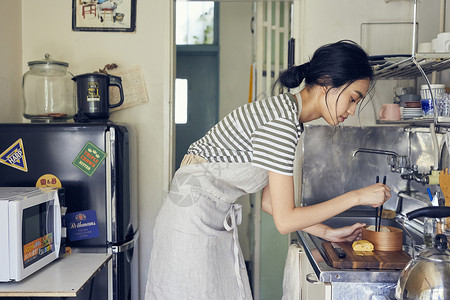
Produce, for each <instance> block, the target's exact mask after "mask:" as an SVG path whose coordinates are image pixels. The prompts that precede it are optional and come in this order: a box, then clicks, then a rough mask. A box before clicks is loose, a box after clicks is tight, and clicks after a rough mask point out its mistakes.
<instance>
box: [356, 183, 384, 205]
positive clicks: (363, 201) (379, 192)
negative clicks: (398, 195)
mask: <svg viewBox="0 0 450 300" xmlns="http://www.w3.org/2000/svg"><path fill="white" fill-rule="evenodd" d="M350 193H356V194H357V197H358V202H359V205H371V206H372V207H379V206H381V205H383V203H384V202H386V201H387V200H389V198H391V188H390V187H388V186H387V185H385V184H382V183H376V184H373V185H369V186H366V187H363V188H361V189H358V190H355V191H352V192H350Z"/></svg>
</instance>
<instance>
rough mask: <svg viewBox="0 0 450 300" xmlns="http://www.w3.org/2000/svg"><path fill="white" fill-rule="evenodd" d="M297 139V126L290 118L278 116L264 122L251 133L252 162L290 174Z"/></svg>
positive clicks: (292, 168)
mask: <svg viewBox="0 0 450 300" xmlns="http://www.w3.org/2000/svg"><path fill="white" fill-rule="evenodd" d="M298 139H299V132H298V130H297V126H296V124H294V123H293V122H292V121H291V120H288V119H284V118H278V119H275V120H272V121H270V122H268V123H266V124H264V125H263V126H261V127H260V128H258V129H257V130H256V131H254V132H253V134H252V144H253V159H252V164H253V165H255V166H258V167H261V168H263V169H266V170H269V171H273V172H276V173H279V174H284V175H290V176H292V175H293V171H294V157H295V149H296V147H297V143H298Z"/></svg>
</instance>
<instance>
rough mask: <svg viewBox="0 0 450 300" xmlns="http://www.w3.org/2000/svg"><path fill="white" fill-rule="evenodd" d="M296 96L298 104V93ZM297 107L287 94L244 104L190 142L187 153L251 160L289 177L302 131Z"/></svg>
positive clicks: (215, 159) (215, 158) (216, 159)
mask: <svg viewBox="0 0 450 300" xmlns="http://www.w3.org/2000/svg"><path fill="white" fill-rule="evenodd" d="M297 98H298V99H299V101H298V102H299V103H300V105H301V99H300V98H299V94H297ZM300 110H301V107H300V109H299V105H298V104H297V101H296V100H295V98H294V96H293V95H292V94H290V93H286V94H281V95H278V96H274V97H270V98H266V99H263V100H259V101H256V102H252V103H248V104H245V105H243V106H241V107H238V108H237V109H235V110H233V111H232V112H230V113H229V114H228V115H227V116H226V117H225V118H223V119H222V120H221V121H220V122H219V123H217V124H216V125H215V126H214V127H213V128H211V129H210V130H209V131H208V132H207V133H206V135H205V136H203V137H202V138H201V139H199V140H198V141H196V142H194V143H193V144H191V146H190V147H189V149H188V153H189V154H194V155H199V156H201V157H203V158H204V159H206V160H207V161H208V162H230V163H245V162H251V163H252V164H253V165H255V166H258V167H261V168H263V169H266V170H269V171H273V172H276V173H280V174H284V175H291V176H292V175H293V168H294V166H293V163H294V156H295V149H296V147H297V143H298V140H299V138H300V134H301V125H300V123H299V120H298V117H299V111H300Z"/></svg>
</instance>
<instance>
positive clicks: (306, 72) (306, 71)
mask: <svg viewBox="0 0 450 300" xmlns="http://www.w3.org/2000/svg"><path fill="white" fill-rule="evenodd" d="M310 66H311V63H310V62H306V63H304V64H302V65H300V66H299V68H300V69H301V71H302V74H303V78H306V77H308V75H309V71H310Z"/></svg>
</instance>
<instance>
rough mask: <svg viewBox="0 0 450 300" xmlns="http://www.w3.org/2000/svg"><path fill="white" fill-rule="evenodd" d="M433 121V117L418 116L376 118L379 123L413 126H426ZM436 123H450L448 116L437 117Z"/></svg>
mask: <svg viewBox="0 0 450 300" xmlns="http://www.w3.org/2000/svg"><path fill="white" fill-rule="evenodd" d="M433 122H434V118H431V117H420V118H414V119H405V120H399V121H384V120H377V124H380V125H413V126H421V127H423V126H428V125H429V124H431V123H433ZM436 123H437V124H438V125H447V126H448V125H450V117H437V122H436Z"/></svg>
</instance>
